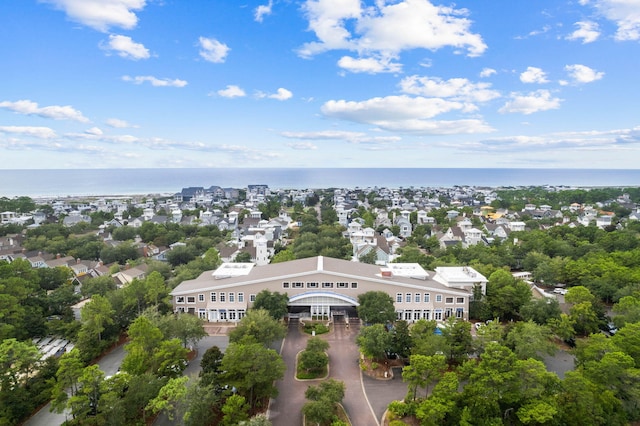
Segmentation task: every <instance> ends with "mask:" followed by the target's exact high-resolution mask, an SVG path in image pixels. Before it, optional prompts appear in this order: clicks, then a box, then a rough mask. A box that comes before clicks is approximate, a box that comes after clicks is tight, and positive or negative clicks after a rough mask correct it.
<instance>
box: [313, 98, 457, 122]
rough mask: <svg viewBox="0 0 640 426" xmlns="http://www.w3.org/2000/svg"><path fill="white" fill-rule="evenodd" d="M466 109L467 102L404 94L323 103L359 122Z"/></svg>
mask: <svg viewBox="0 0 640 426" xmlns="http://www.w3.org/2000/svg"><path fill="white" fill-rule="evenodd" d="M463 108H464V104H463V103H461V102H453V101H447V100H444V99H438V98H424V97H410V96H404V95H403V96H386V97H384V98H379V97H378V98H371V99H367V100H366V101H362V102H355V101H345V100H338V101H335V100H331V101H328V102H326V103H325V104H324V105H323V106H322V108H321V111H322V113H323V114H324V115H326V116H328V117H334V118H340V119H343V120H350V121H356V122H359V123H375V122H377V121H380V120H405V119H411V118H420V119H424V118H432V117H435V116H436V115H440V114H443V113H445V112H449V111H453V110H461V109H463Z"/></svg>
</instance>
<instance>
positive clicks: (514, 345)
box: [505, 321, 556, 361]
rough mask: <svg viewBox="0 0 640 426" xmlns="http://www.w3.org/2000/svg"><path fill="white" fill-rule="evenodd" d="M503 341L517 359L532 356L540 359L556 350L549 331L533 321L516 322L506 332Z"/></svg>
mask: <svg viewBox="0 0 640 426" xmlns="http://www.w3.org/2000/svg"><path fill="white" fill-rule="evenodd" d="M505 342H506V345H507V346H508V347H509V348H510V349H511V350H512V351H513V353H514V354H516V356H517V357H518V358H519V359H528V358H534V359H537V360H540V361H542V359H543V358H544V355H553V354H555V352H556V346H555V345H554V343H553V342H552V341H551V331H550V330H549V329H548V328H547V327H546V326H544V325H538V324H536V323H534V322H533V321H528V322H519V323H517V324H516V325H515V326H514V327H512V328H511V330H509V332H508V333H507V337H506V339H505Z"/></svg>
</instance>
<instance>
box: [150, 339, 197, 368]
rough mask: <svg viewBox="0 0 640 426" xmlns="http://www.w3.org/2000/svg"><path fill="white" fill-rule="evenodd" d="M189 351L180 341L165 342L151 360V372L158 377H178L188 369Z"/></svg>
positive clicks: (156, 350)
mask: <svg viewBox="0 0 640 426" xmlns="http://www.w3.org/2000/svg"><path fill="white" fill-rule="evenodd" d="M187 354H188V351H187V349H186V348H185V347H184V346H182V344H181V342H180V340H179V339H171V340H163V341H162V342H161V343H160V346H158V347H157V348H156V349H155V350H154V351H153V355H152V358H151V370H152V371H153V372H155V374H156V375H157V376H158V377H178V376H180V375H181V374H182V372H183V371H184V369H185V368H186V367H187Z"/></svg>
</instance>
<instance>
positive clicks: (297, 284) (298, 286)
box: [293, 283, 304, 288]
mask: <svg viewBox="0 0 640 426" xmlns="http://www.w3.org/2000/svg"><path fill="white" fill-rule="evenodd" d="M302 287H304V283H293V288H302Z"/></svg>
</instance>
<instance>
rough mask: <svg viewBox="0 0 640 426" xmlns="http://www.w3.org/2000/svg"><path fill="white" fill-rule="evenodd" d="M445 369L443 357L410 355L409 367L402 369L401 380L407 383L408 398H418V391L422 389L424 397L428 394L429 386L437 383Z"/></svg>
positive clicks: (445, 364)
mask: <svg viewBox="0 0 640 426" xmlns="http://www.w3.org/2000/svg"><path fill="white" fill-rule="evenodd" d="M446 368H447V363H446V358H445V356H444V355H431V356H426V355H419V354H416V355H411V358H410V359H409V365H407V366H406V367H404V368H403V369H402V380H403V381H405V382H407V383H408V386H409V393H408V396H407V397H408V398H409V399H411V400H414V401H415V399H416V398H418V389H419V388H420V389H421V388H424V390H425V392H424V394H425V397H427V396H428V394H429V386H431V385H433V384H435V383H437V381H438V380H439V379H440V378H441V377H442V374H443V373H444V371H445V370H446Z"/></svg>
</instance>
